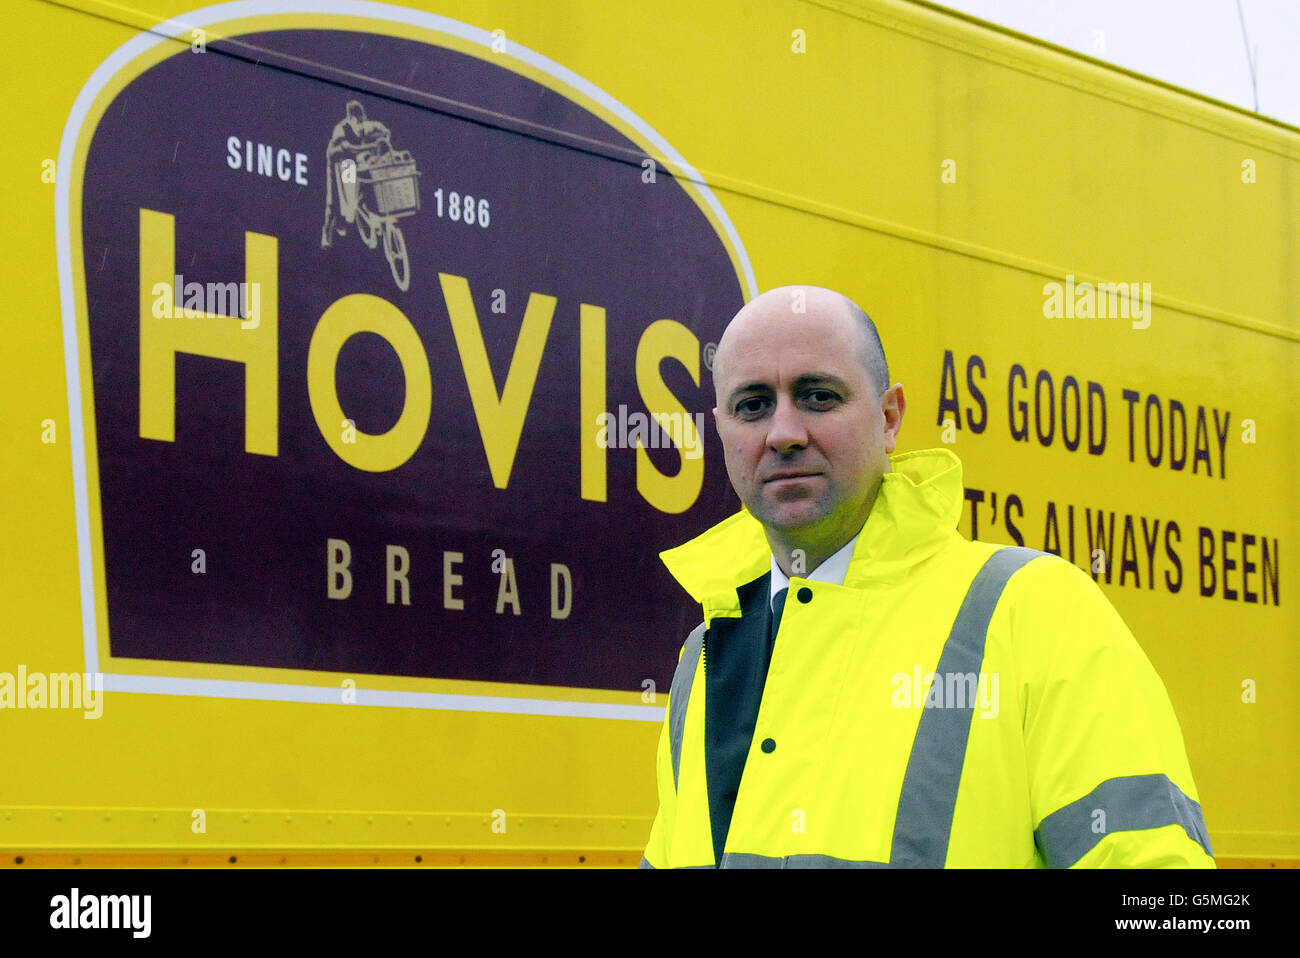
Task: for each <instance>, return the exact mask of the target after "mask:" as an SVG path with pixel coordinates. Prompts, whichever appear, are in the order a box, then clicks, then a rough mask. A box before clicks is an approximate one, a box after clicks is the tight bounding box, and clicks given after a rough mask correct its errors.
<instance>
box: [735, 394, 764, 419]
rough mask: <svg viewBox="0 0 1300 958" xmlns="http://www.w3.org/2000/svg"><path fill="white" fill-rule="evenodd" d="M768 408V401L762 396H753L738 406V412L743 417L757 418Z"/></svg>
mask: <svg viewBox="0 0 1300 958" xmlns="http://www.w3.org/2000/svg"><path fill="white" fill-rule="evenodd" d="M766 407H767V400H766V399H764V398H763V397H762V396H751V397H750V398H749V399H742V400H741V401H740V403H739V404H738V405H737V406H736V412H737V413H739V414H740V415H742V416H756V415H758V414H759V413H761V412H762V411H763V410H764V409H765V408H766Z"/></svg>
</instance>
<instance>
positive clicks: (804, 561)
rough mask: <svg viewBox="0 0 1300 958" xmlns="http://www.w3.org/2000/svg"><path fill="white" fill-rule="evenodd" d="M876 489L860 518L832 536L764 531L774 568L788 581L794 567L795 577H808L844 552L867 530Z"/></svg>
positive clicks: (851, 519)
mask: <svg viewBox="0 0 1300 958" xmlns="http://www.w3.org/2000/svg"><path fill="white" fill-rule="evenodd" d="M879 488H880V487H879V486H877V487H876V490H875V491H874V492H873V493H872V496H871V498H870V499H868V500H867V502H866V503H865V504H864V507H863V509H862V510H861V512H860V515H857V516H854V517H852V518H850V519H849V520H848V521H847V522H845V523H844V524H843V525H841V526H840V528H839V529H838V530H836V532H835V533H834V534H833V535H823V536H818V535H816V534H815V533H814V534H812V535H807V534H805V535H800V534H798V533H795V534H794V535H782V534H781V533H780V532H777V531H773V530H771V529H764V530H763V531H764V533H765V534H766V535H767V544H768V545H769V546H770V547H771V549H772V555H773V556H774V557H775V558H776V564H777V566H778V567H779V568H780V569H781V571H782V572H784V573H785V574H786V576H787V577H788V576H790V575H791V571H790V570H791V569H796V567H797V571H795V572H794V575H807V574H808V573H809V572H812V571H814V570H816V568H817V567H818V566H819V565H821V564H822V563H823V562H825V561H826V560H827V559H829V558H830V557H831V556H833V555H834V554H835V553H837V552H839V551H840V550H841V549H843V548H844V546H845V545H846V544H847V543H848V541H849V540H850V539H852V538H853V537H854V536H856V535H858V534H860V533H861V532H862V530H863V529H864V528H866V525H867V520H868V519H869V518H870V517H871V510H872V507H873V506H874V505H875V502H876V493H878V492H879ZM801 531H802V530H801Z"/></svg>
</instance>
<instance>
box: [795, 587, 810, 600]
mask: <svg viewBox="0 0 1300 958" xmlns="http://www.w3.org/2000/svg"><path fill="white" fill-rule="evenodd" d="M795 597H796V598H797V599H798V600H799V601H800V602H811V601H812V589H810V588H808V587H807V586H804V587H803V588H802V589H800V590H799V591H798V592H797V593H795Z"/></svg>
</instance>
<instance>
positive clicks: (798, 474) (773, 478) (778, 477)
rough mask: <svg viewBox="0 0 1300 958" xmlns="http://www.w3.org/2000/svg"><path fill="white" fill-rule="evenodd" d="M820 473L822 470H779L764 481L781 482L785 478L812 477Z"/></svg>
mask: <svg viewBox="0 0 1300 958" xmlns="http://www.w3.org/2000/svg"><path fill="white" fill-rule="evenodd" d="M820 475H821V473H820V472H778V473H776V474H775V475H771V476H768V477H767V478H766V479H764V480H763V482H764V483H769V482H780V481H782V480H783V479H811V478H812V477H813V476H820Z"/></svg>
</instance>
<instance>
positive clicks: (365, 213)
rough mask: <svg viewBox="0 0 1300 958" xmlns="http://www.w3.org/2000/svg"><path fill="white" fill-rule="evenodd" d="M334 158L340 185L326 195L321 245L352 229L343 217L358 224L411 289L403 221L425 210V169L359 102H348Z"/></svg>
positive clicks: (333, 145) (368, 242) (336, 180)
mask: <svg viewBox="0 0 1300 958" xmlns="http://www.w3.org/2000/svg"><path fill="white" fill-rule="evenodd" d="M348 133H351V134H353V135H354V136H357V137H358V139H361V138H362V137H363V136H364V140H363V141H362V142H351V141H350V139H351V138H350V137H348V136H347V134H348ZM340 154H343V155H342V156H340ZM352 154H355V157H354V156H353V155H352ZM330 157H331V159H332V160H333V162H332V164H331V174H332V179H333V183H332V185H333V186H334V189H333V190H331V191H330V193H329V194H328V195H327V196H326V205H325V227H324V229H323V230H322V233H321V246H323V247H330V246H332V245H333V234H335V233H337V234H338V235H339V236H342V235H344V234H345V233H346V232H347V230H346V229H345V228H344V227H342V226H341V225H340V223H339V218H342V220H343V221H344V222H346V223H355V224H356V227H357V233H358V234H359V235H360V237H361V241H362V242H363V243H365V244H366V246H367V247H368V248H369V249H375V248H377V247H378V246H379V244H380V242H381V241H382V243H383V246H384V258H385V259H386V260H388V268H389V269H390V270H391V271H392V274H393V282H395V283H396V284H397V288H398V289H400V290H401V291H402V292H406V291H407V290H408V289H409V288H410V286H411V263H410V258H409V257H408V256H407V252H406V237H404V236H403V235H402V228H401V226H399V225H398V221H399V220H400V219H402V218H404V217H407V216H411V215H412V214H414V213H417V212H419V209H420V190H419V184H418V178H419V176H420V172H419V170H417V169H416V164H415V160H414V159H413V158H412V156H411V154H410V152H409V151H408V150H395V149H393V144H392V141H391V138H390V135H389V132H388V128H387V127H386V126H384V125H383V124H382V123H376V122H373V121H369V120H366V118H365V112H364V111H363V110H362V109H361V105H360V104H359V103H356V101H353V102H352V103H349V104H348V118H347V119H345V120H344V122H343V123H340V124H339V128H337V129H336V131H335V140H333V141H331V149H330ZM334 196H337V197H338V211H337V213H335V212H334V210H333V203H332V200H333V197H334Z"/></svg>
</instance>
